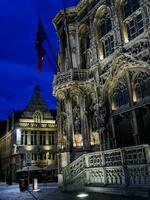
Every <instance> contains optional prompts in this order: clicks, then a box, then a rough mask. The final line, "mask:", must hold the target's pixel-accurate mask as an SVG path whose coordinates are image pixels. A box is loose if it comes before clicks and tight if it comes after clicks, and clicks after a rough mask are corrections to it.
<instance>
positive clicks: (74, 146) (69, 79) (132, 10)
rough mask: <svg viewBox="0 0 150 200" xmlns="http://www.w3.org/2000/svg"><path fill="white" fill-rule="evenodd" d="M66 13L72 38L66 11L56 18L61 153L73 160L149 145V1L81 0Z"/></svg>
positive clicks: (56, 88)
mask: <svg viewBox="0 0 150 200" xmlns="http://www.w3.org/2000/svg"><path fill="white" fill-rule="evenodd" d="M66 12H67V13H66V19H67V22H68V33H66V32H65V30H64V22H63V21H64V17H65V15H64V12H63V10H61V11H60V12H59V13H58V14H57V16H56V17H55V18H54V23H55V25H56V27H57V33H58V38H59V42H60V53H61V55H60V56H61V66H60V69H59V71H58V73H57V75H56V76H55V80H54V95H55V96H56V97H57V100H58V104H57V107H58V109H57V110H58V116H57V118H58V132H59V137H60V138H61V139H60V143H59V147H62V146H63V150H65V151H70V152H72V154H73V155H74V154H75V153H74V152H76V154H77V152H79V151H80V152H86V151H92V150H98V149H101V150H106V149H110V148H116V147H123V146H130V145H138V144H143V143H149V142H150V136H149V131H150V126H149V121H150V65H149V64H150V15H149V13H150V3H149V1H148V0H137V1H133V0H123V1H121V0H113V1H110V0H102V1H97V0H90V1H89V0H88V1H87V0H81V1H80V2H79V3H78V4H77V6H76V7H73V8H68V9H67V11H66ZM70 55H71V56H70ZM70 58H71V59H70ZM79 155H80V154H79Z"/></svg>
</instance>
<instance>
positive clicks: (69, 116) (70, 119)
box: [65, 98, 73, 151]
mask: <svg viewBox="0 0 150 200" xmlns="http://www.w3.org/2000/svg"><path fill="white" fill-rule="evenodd" d="M65 105H66V113H67V119H66V120H67V146H68V150H69V151H72V148H73V115H72V102H71V99H70V98H69V99H67V100H66V103H65Z"/></svg>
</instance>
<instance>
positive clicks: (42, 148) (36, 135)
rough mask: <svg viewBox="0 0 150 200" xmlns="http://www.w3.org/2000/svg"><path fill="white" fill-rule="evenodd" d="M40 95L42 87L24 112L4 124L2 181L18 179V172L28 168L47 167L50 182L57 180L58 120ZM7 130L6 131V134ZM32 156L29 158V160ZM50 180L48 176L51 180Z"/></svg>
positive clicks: (0, 146)
mask: <svg viewBox="0 0 150 200" xmlns="http://www.w3.org/2000/svg"><path fill="white" fill-rule="evenodd" d="M55 115H56V114H55V112H54V111H50V110H49V109H48V107H47V105H46V104H45V102H44V100H43V98H42V97H41V94H40V89H39V87H38V86H36V87H35V91H34V94H33V96H32V98H31V100H30V102H29V104H28V105H27V107H26V108H25V109H24V111H23V112H13V114H12V117H10V118H9V119H8V120H7V124H6V129H4V128H3V129H2V127H4V126H5V122H3V123H1V124H2V126H1V137H0V161H1V165H0V167H1V168H0V171H1V179H2V180H6V181H7V179H8V181H10V182H11V181H15V180H16V171H17V170H19V169H22V168H23V167H25V166H26V165H27V162H28V164H29V165H31V166H38V167H40V168H45V167H47V171H48V169H49V176H50V177H49V180H50V179H52V178H54V177H55V178H56V177H57V162H56V145H55V144H56V135H57V134H56V132H57V127H56V121H55V117H56V116H55ZM2 130H3V131H2ZM27 157H28V158H27ZM47 178H48V177H47Z"/></svg>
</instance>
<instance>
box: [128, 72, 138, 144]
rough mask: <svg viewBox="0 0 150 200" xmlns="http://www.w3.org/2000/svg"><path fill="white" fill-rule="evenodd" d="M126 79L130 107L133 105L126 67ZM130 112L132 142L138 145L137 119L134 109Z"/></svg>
mask: <svg viewBox="0 0 150 200" xmlns="http://www.w3.org/2000/svg"><path fill="white" fill-rule="evenodd" d="M126 79H127V84H128V91H129V98H130V105H131V107H132V106H134V102H133V95H132V88H131V82H130V77H129V70H128V68H127V69H126ZM131 114H132V124H133V139H134V144H135V145H138V144H139V143H140V141H139V134H138V125H137V119H136V112H135V110H132V111H131Z"/></svg>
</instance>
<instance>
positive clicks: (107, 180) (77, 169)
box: [63, 145, 150, 188]
mask: <svg viewBox="0 0 150 200" xmlns="http://www.w3.org/2000/svg"><path fill="white" fill-rule="evenodd" d="M63 178H64V187H65V186H68V185H73V186H76V187H78V188H80V187H84V186H86V185H88V186H92V185H93V184H94V185H95V184H98V185H102V186H103V187H106V186H109V185H111V186H112V185H115V186H117V185H118V186H125V187H129V186H135V187H136V186H143V187H145V186H149V185H150V146H149V145H139V146H131V147H125V148H119V149H112V150H107V151H99V152H94V153H87V154H83V155H82V156H80V157H79V158H78V159H77V160H75V161H74V162H72V163H71V164H69V165H68V166H66V167H65V168H64V169H63ZM80 181H81V184H80Z"/></svg>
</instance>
